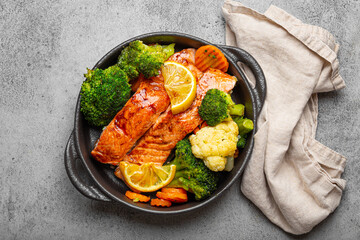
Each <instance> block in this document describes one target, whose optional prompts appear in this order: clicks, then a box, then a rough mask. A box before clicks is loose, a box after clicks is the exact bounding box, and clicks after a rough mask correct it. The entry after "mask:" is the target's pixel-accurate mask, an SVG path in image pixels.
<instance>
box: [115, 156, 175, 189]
mask: <svg viewBox="0 0 360 240" xmlns="http://www.w3.org/2000/svg"><path fill="white" fill-rule="evenodd" d="M118 168H119V169H120V172H121V175H122V179H123V180H124V182H125V183H126V184H127V185H128V186H129V187H130V188H131V189H133V190H136V191H139V192H154V191H156V190H159V189H160V188H162V187H165V186H166V185H168V184H169V183H170V182H171V181H172V180H173V178H174V176H175V172H176V166H175V165H166V166H160V165H159V164H155V163H144V164H142V165H138V164H135V163H129V162H126V161H122V162H120V164H119V167H118Z"/></svg>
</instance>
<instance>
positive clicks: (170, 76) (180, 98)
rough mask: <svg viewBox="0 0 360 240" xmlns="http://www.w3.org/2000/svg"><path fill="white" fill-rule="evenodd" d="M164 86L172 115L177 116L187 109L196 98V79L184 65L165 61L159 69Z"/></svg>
mask: <svg viewBox="0 0 360 240" xmlns="http://www.w3.org/2000/svg"><path fill="white" fill-rule="evenodd" d="M161 73H162V75H163V77H164V86H165V90H166V92H167V94H168V95H169V97H170V101H171V111H172V113H173V114H174V115H175V114H178V113H181V112H184V111H185V110H186V109H188V108H189V107H190V106H191V104H192V102H193V101H194V99H195V96H196V78H195V77H194V75H193V74H192V72H191V71H190V70H189V69H188V68H187V67H185V66H184V65H182V64H180V63H177V62H172V61H167V62H164V65H163V66H162V67H161Z"/></svg>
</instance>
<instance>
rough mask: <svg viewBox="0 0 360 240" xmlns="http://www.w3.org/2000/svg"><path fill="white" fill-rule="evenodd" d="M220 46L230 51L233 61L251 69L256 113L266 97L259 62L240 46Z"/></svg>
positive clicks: (263, 78)
mask: <svg viewBox="0 0 360 240" xmlns="http://www.w3.org/2000/svg"><path fill="white" fill-rule="evenodd" d="M220 47H221V48H224V49H225V50H226V51H227V52H228V53H230V55H231V56H232V58H233V60H234V61H235V62H238V61H240V62H242V63H244V64H245V65H246V66H248V67H249V68H250V69H251V71H252V73H253V74H254V76H255V79H256V86H255V88H254V89H253V91H254V93H255V101H256V106H257V113H260V111H261V108H262V106H263V104H264V101H265V97H266V81H265V76H264V73H263V71H262V69H261V67H260V65H259V63H258V62H257V61H256V60H255V58H253V57H252V56H251V55H250V54H249V53H248V52H246V51H245V50H243V49H241V48H237V47H231V46H224V45H222V46H220Z"/></svg>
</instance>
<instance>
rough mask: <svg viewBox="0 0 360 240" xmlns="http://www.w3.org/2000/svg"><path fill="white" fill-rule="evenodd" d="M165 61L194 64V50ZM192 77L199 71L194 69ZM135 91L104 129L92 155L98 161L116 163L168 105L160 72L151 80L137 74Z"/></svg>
mask: <svg viewBox="0 0 360 240" xmlns="http://www.w3.org/2000/svg"><path fill="white" fill-rule="evenodd" d="M168 60H171V61H176V62H179V63H182V64H184V65H189V64H193V63H194V61H195V49H184V50H182V51H180V52H177V53H175V54H173V55H172V56H171V57H170V58H169V59H168ZM193 74H194V75H195V76H201V74H202V72H200V71H199V70H197V71H195V70H193ZM134 84H135V83H134ZM136 85H137V86H136V89H134V90H136V92H135V93H134V95H133V96H132V97H131V98H130V99H129V101H128V102H127V103H126V104H125V106H124V107H123V108H122V109H121V110H120V111H119V112H118V113H117V114H116V116H115V117H114V119H113V120H112V121H111V122H110V123H109V125H108V126H107V127H106V128H105V129H104V130H103V132H102V133H101V135H100V138H99V139H98V141H97V143H96V144H95V148H94V149H93V150H92V152H91V155H92V156H93V157H94V158H95V159H96V160H97V161H99V162H101V163H107V164H113V165H117V164H119V162H120V161H122V160H123V158H124V156H125V154H126V153H127V152H128V151H129V150H130V149H131V148H132V147H133V145H134V144H135V143H136V141H137V140H138V139H139V138H140V137H141V136H143V135H144V134H145V132H146V131H147V130H148V129H149V128H150V127H151V126H152V125H153V124H154V123H155V121H156V120H157V118H158V117H159V116H160V114H161V113H163V112H164V111H165V110H166V109H167V108H168V107H169V105H170V99H169V97H168V95H167V93H166V91H165V88H164V79H163V77H162V75H161V74H159V75H158V76H156V77H152V78H150V79H146V78H144V77H142V76H140V77H139V78H138V79H137V81H136Z"/></svg>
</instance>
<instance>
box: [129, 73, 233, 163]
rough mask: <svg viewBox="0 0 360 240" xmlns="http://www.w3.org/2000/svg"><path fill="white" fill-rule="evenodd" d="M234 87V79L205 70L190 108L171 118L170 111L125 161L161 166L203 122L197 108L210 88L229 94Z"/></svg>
mask: <svg viewBox="0 0 360 240" xmlns="http://www.w3.org/2000/svg"><path fill="white" fill-rule="evenodd" d="M235 83H236V78H235V77H233V76H230V75H228V74H226V73H223V72H222V71H220V70H216V69H209V70H207V71H206V72H205V73H204V74H203V76H202V77H201V78H200V79H199V81H198V83H197V90H196V98H195V100H194V102H193V103H192V105H191V106H190V108H189V109H187V110H186V111H185V112H182V113H179V114H176V115H173V114H172V112H171V108H170V107H169V108H168V109H167V110H166V112H165V113H163V114H161V115H160V117H159V118H158V119H157V120H156V122H155V124H154V125H153V126H152V127H151V128H150V129H149V131H148V132H146V134H145V135H144V136H143V137H142V138H141V139H140V140H139V141H138V143H137V145H136V146H135V148H134V149H133V150H132V151H131V152H130V153H128V154H127V155H126V156H125V158H124V160H126V161H130V162H133V163H140V164H141V163H146V162H155V163H159V164H163V163H164V162H165V161H166V159H167V158H168V156H169V155H170V153H171V150H172V149H173V148H174V147H175V145H176V143H177V142H178V141H180V140H182V139H183V138H184V137H185V136H186V135H187V134H189V133H191V132H192V131H193V130H194V129H195V128H196V127H197V126H198V125H200V124H201V123H202V122H203V120H202V119H201V117H200V115H199V113H198V107H199V106H200V104H201V101H202V99H203V98H204V96H205V94H206V92H207V91H208V90H209V89H212V88H217V89H219V90H222V91H224V92H229V91H231V90H232V89H233V88H234V86H235Z"/></svg>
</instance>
